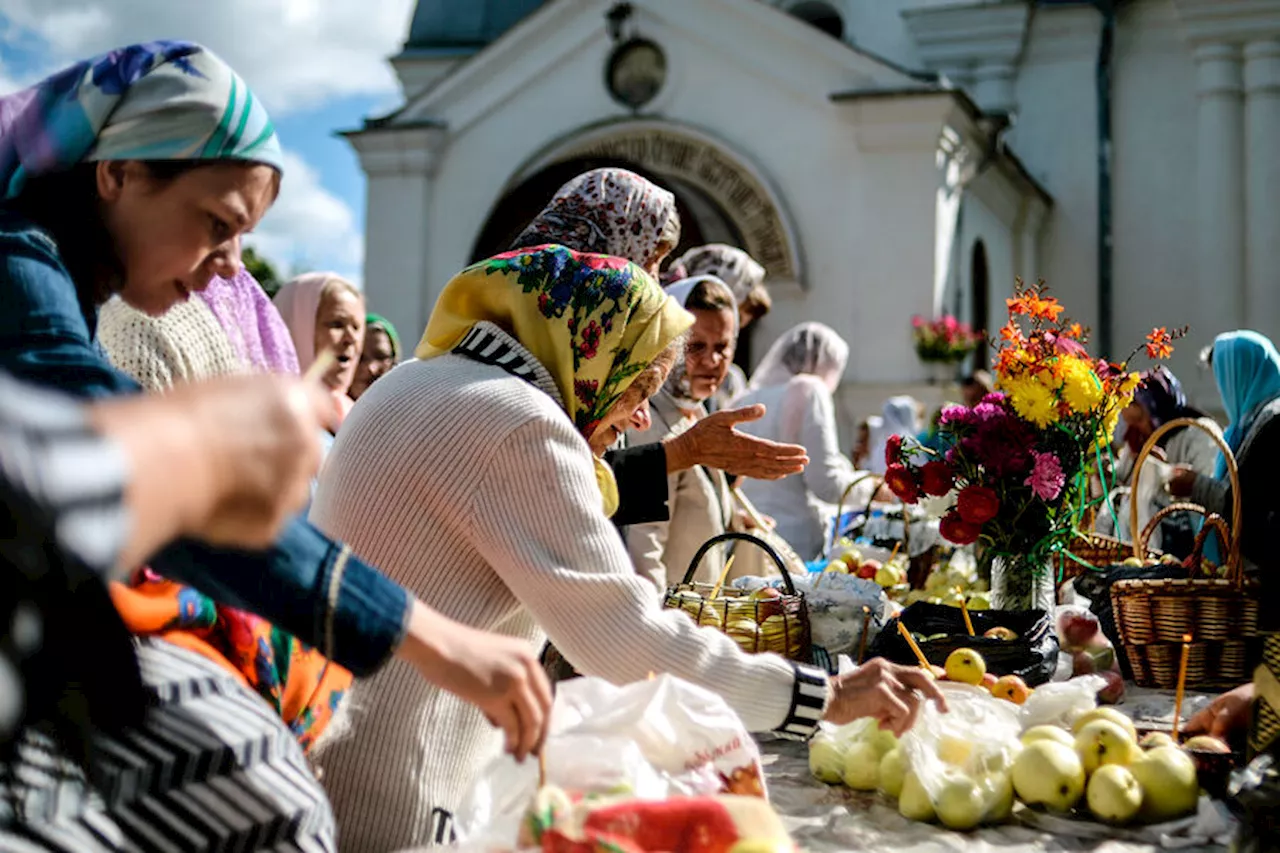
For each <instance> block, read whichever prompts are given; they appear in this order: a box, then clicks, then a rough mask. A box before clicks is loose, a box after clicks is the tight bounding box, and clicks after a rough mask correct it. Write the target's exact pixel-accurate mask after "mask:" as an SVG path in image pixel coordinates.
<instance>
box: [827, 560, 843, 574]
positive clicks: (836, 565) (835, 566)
mask: <svg viewBox="0 0 1280 853" xmlns="http://www.w3.org/2000/svg"><path fill="white" fill-rule="evenodd" d="M822 571H823V572H835V573H837V574H841V575H847V574H849V566H848V565H846V564H845V562H844V560H832V561H831V562H829V563H827V567H826V568H825V569H823V570H822Z"/></svg>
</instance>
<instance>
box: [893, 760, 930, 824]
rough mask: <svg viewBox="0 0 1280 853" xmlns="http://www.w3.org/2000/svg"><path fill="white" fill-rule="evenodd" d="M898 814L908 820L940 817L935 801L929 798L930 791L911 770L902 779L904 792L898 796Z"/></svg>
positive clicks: (926, 819)
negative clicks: (934, 806) (934, 804)
mask: <svg viewBox="0 0 1280 853" xmlns="http://www.w3.org/2000/svg"><path fill="white" fill-rule="evenodd" d="M898 814H900V815H902V816H903V817H905V818H906V819H907V820H918V821H923V822H925V823H928V822H929V821H932V820H936V819H937V817H938V814H937V812H935V811H934V809H933V801H932V800H930V799H929V793H928V792H927V791H925V789H924V786H923V785H921V784H920V780H919V779H918V778H916V774H915V773H913V772H911V771H910V770H908V771H907V775H906V776H905V777H904V778H903V780H902V793H901V794H900V795H899V797H898Z"/></svg>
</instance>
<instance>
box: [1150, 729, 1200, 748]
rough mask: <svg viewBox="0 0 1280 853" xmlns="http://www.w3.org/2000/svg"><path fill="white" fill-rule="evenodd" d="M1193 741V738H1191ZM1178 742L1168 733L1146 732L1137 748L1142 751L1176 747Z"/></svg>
mask: <svg viewBox="0 0 1280 853" xmlns="http://www.w3.org/2000/svg"><path fill="white" fill-rule="evenodd" d="M1193 740H1194V738H1193ZM1177 745H1178V742H1177V741H1176V740H1174V739H1173V736H1172V735H1170V734H1169V733H1168V732H1147V733H1146V734H1145V735H1143V736H1142V740H1140V741H1138V746H1140V747H1142V748H1143V749H1155V748H1156V747H1157V746H1177Z"/></svg>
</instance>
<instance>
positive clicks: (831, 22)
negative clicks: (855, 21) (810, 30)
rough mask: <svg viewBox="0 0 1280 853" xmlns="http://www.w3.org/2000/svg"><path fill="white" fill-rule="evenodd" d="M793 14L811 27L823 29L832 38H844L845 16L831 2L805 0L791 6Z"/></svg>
mask: <svg viewBox="0 0 1280 853" xmlns="http://www.w3.org/2000/svg"><path fill="white" fill-rule="evenodd" d="M790 12H791V14H792V15H793V16H795V17H797V18H799V19H800V20H802V21H804V22H805V23H806V24H808V25H809V26H811V27H816V28H817V29H820V30H822V31H823V32H824V33H826V34H827V35H829V36H831V37H832V38H838V39H842V38H844V17H843V16H841V14H840V12H839V10H837V9H836V7H835V6H832V5H831V4H830V3H824V2H822V0H804V2H801V3H796V4H795V5H794V6H792V7H791V9H790Z"/></svg>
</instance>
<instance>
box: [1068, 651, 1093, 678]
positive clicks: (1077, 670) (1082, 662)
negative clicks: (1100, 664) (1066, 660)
mask: <svg viewBox="0 0 1280 853" xmlns="http://www.w3.org/2000/svg"><path fill="white" fill-rule="evenodd" d="M1097 671H1098V668H1097V666H1095V665H1094V662H1093V655H1091V654H1089V653H1088V652H1086V651H1079V652H1072V653H1071V674H1072V675H1073V676H1075V675H1091V674H1093V673H1095V672H1097Z"/></svg>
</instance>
